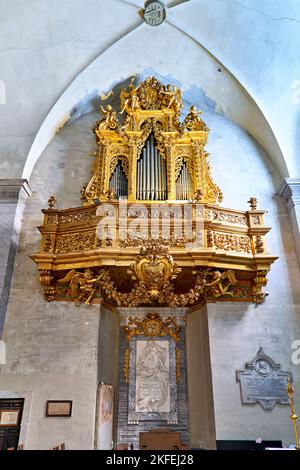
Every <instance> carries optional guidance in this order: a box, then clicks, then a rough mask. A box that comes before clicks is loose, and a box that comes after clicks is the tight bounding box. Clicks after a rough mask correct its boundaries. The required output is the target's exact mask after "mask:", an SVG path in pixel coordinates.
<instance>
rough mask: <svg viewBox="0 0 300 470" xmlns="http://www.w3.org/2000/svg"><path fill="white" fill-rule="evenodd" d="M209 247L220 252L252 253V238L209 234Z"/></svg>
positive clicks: (218, 233)
mask: <svg viewBox="0 0 300 470" xmlns="http://www.w3.org/2000/svg"><path fill="white" fill-rule="evenodd" d="M207 246H208V247H209V248H218V249H219V250H226V251H238V252H243V253H251V243H250V238H249V237H247V236H241V235H232V234H228V233H223V232H213V231H212V230H209V231H208V232H207Z"/></svg>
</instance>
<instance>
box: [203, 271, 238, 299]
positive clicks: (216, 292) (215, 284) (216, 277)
mask: <svg viewBox="0 0 300 470" xmlns="http://www.w3.org/2000/svg"><path fill="white" fill-rule="evenodd" d="M236 284H237V279H236V277H235V274H234V271H233V270H231V269H228V270H227V271H223V272H222V273H221V272H220V271H214V272H213V273H212V281H211V282H206V283H205V288H207V287H210V289H209V292H210V293H211V294H212V296H213V297H221V296H222V295H230V296H231V297H232V296H233V292H232V291H230V290H229V289H230V287H231V286H235V285H236Z"/></svg>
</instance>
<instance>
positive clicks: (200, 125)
mask: <svg viewBox="0 0 300 470" xmlns="http://www.w3.org/2000/svg"><path fill="white" fill-rule="evenodd" d="M200 114H202V111H198V109H197V108H196V106H195V105H193V106H191V107H190V112H189V114H188V115H187V116H186V118H185V120H184V121H183V124H184V125H185V127H186V128H187V129H188V130H189V131H207V130H208V129H207V127H206V125H205V122H204V121H202V119H201V118H200V117H199V115H200Z"/></svg>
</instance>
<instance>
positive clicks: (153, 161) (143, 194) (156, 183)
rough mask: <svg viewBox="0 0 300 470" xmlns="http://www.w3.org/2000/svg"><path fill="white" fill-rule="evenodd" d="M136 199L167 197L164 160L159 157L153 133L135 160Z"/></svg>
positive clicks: (162, 199)
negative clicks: (136, 160)
mask: <svg viewBox="0 0 300 470" xmlns="http://www.w3.org/2000/svg"><path fill="white" fill-rule="evenodd" d="M136 198H137V199H138V200H146V201H164V200H166V199H167V171H166V162H165V160H164V159H163V158H162V157H161V155H160V153H159V150H158V148H157V145H156V143H155V139H154V136H153V134H150V136H149V138H148V139H147V140H146V144H145V146H144V147H143V149H142V153H141V157H140V159H139V160H138V162H137V193H136Z"/></svg>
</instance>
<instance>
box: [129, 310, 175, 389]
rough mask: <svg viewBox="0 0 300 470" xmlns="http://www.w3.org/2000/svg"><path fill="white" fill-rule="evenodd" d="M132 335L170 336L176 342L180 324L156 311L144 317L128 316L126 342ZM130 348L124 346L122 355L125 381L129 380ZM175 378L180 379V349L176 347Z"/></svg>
mask: <svg viewBox="0 0 300 470" xmlns="http://www.w3.org/2000/svg"><path fill="white" fill-rule="evenodd" d="M134 336H149V337H150V338H151V337H154V336H162V337H165V336H170V337H171V338H172V339H173V340H174V341H175V342H176V343H178V342H179V341H180V326H179V325H178V324H177V322H176V320H175V318H174V317H172V316H169V317H167V318H165V319H162V318H161V317H160V316H159V315H158V314H157V313H147V315H146V316H145V317H144V318H140V317H129V319H128V325H127V326H126V327H125V338H126V340H127V342H128V343H129V341H130V340H131V339H132V338H133V337H134ZM129 369H130V350H129V348H126V350H125V357H124V376H125V383H126V384H128V382H129ZM176 380H177V382H179V381H180V351H179V350H178V348H176Z"/></svg>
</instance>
